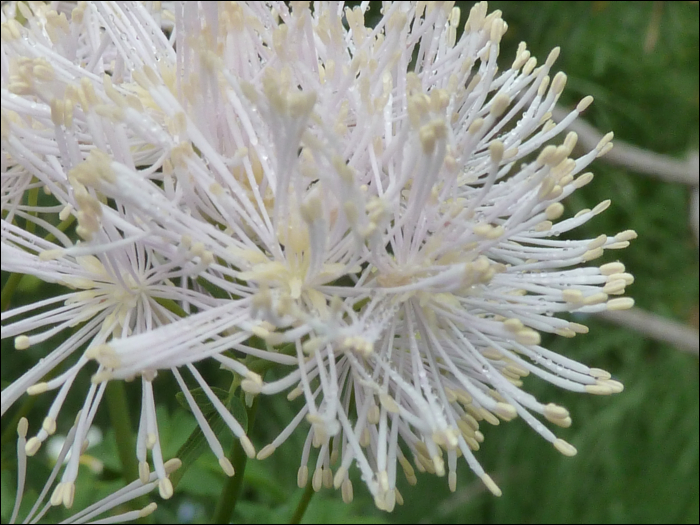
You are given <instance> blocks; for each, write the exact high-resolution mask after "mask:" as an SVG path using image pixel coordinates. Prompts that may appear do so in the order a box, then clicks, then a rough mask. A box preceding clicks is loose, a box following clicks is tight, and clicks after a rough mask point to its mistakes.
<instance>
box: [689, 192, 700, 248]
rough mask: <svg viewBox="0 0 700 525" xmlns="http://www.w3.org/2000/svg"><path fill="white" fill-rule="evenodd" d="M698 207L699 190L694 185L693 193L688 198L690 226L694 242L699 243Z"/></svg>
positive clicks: (699, 199)
mask: <svg viewBox="0 0 700 525" xmlns="http://www.w3.org/2000/svg"><path fill="white" fill-rule="evenodd" d="M699 208H700V191H699V190H698V188H697V187H696V188H695V190H693V195H692V197H691V198H690V228H691V229H692V230H693V233H694V234H695V243H696V244H700V217H698V211H699Z"/></svg>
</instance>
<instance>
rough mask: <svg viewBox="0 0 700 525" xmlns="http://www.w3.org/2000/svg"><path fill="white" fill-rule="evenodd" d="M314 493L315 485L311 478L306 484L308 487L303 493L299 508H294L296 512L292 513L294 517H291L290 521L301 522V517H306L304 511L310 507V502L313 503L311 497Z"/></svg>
mask: <svg viewBox="0 0 700 525" xmlns="http://www.w3.org/2000/svg"><path fill="white" fill-rule="evenodd" d="M314 494H315V491H314V488H313V485H312V483H311V480H309V482H308V483H307V484H306V488H305V489H304V494H302V495H301V500H300V501H299V504H298V505H297V508H296V509H294V514H292V517H291V518H290V519H289V523H301V519H302V518H303V517H304V513H305V512H306V509H307V508H308V507H309V503H311V498H312V497H313V495H314Z"/></svg>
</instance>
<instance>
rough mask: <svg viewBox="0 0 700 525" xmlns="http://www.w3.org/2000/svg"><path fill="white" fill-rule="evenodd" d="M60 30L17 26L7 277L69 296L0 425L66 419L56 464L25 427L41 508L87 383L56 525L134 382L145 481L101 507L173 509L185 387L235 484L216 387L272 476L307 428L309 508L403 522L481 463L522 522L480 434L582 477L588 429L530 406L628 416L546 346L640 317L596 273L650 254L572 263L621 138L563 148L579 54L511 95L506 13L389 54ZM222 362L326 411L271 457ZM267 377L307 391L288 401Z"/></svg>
mask: <svg viewBox="0 0 700 525" xmlns="http://www.w3.org/2000/svg"><path fill="white" fill-rule="evenodd" d="M59 4H60V7H61V8H62V9H64V11H62V12H56V11H53V10H51V5H50V4H43V3H21V2H17V3H15V2H11V3H8V5H7V6H5V7H4V8H3V14H2V44H3V46H2V55H3V56H2V59H3V60H2V181H3V183H2V232H1V233H2V269H3V271H8V272H12V273H24V274H29V275H33V276H36V277H38V278H40V279H41V280H43V281H46V282H51V283H57V284H60V285H62V286H63V287H64V288H65V290H66V291H65V293H63V294H61V295H57V296H55V297H51V298H48V299H46V300H44V301H42V302H40V303H35V304H29V305H26V306H22V307H17V308H14V309H10V310H8V311H6V312H3V314H2V321H3V327H2V337H3V338H14V344H15V348H16V349H17V350H21V351H29V352H31V351H33V349H35V348H41V349H42V351H44V352H46V348H51V350H50V351H48V352H47V353H46V355H45V356H43V355H42V356H41V357H42V359H40V360H39V361H38V363H37V365H36V366H35V367H33V368H32V369H30V370H28V371H27V372H26V373H25V374H23V375H22V376H21V377H19V378H17V379H16V380H15V381H14V382H13V383H12V384H11V385H10V386H8V387H7V388H5V390H3V392H2V413H3V414H5V412H6V411H7V410H8V409H9V408H10V407H11V406H13V404H14V403H15V402H16V401H17V400H18V399H19V398H20V397H21V396H23V395H24V394H29V395H38V394H43V393H45V392H49V391H53V392H55V398H54V402H53V404H52V405H51V408H50V410H49V412H48V413H47V415H46V417H45V419H44V421H43V423H42V425H41V428H40V429H39V430H38V431H37V432H36V434H35V435H34V436H33V437H31V438H29V439H26V435H27V432H28V422H27V421H26V420H22V422H21V423H20V428H19V434H20V445H21V446H20V462H19V463H20V486H21V485H22V483H23V476H24V474H23V469H24V468H25V467H24V465H25V464H26V456H32V455H34V454H36V453H37V452H38V451H39V449H40V447H41V445H42V443H44V442H45V441H46V440H47V438H49V436H51V435H52V434H54V433H55V432H57V430H58V426H57V425H58V424H59V423H58V422H59V421H64V420H65V419H66V418H65V417H64V418H63V419H59V414H60V412H61V410H62V408H63V405H64V400H65V399H66V396H67V394H68V392H69V390H76V389H79V388H81V386H80V383H81V381H80V379H77V380H76V378H77V377H78V374H79V373H80V372H81V371H82V370H84V369H87V370H90V373H91V374H92V382H91V384H89V385H87V386H86V387H85V390H86V392H87V393H86V396H85V401H84V405H83V408H82V410H81V411H80V413H79V414H78V416H77V418H76V419H75V423H74V425H73V426H72V427H71V428H70V429H68V428H62V429H60V430H61V432H63V433H66V434H67V436H68V437H67V439H66V441H65V445H64V449H63V451H62V454H63V456H62V457H61V459H60V461H58V463H57V465H56V469H55V470H54V473H53V474H52V477H51V479H50V480H49V482H48V483H47V490H48V487H49V486H52V485H53V483H54V481H55V478H56V476H57V474H58V473H59V472H60V470H61V469H63V471H62V474H61V477H60V480H59V481H58V482H57V484H56V486H55V487H54V488H53V492H52V495H51V496H50V498H49V502H50V505H61V504H62V505H65V506H66V507H70V506H71V505H72V502H73V496H74V491H75V479H76V476H77V473H78V462H79V458H80V455H81V452H82V451H83V449H84V446H85V436H86V435H87V431H88V429H89V428H90V426H91V424H92V421H93V419H94V416H95V413H96V410H97V408H98V407H99V405H100V402H101V399H102V397H103V394H104V392H105V387H106V385H107V384H108V382H109V381H118V380H127V381H131V380H134V379H138V381H139V382H140V384H141V391H142V404H141V416H140V422H139V429H138V436H137V446H136V450H135V454H136V456H137V458H138V462H139V480H137V481H136V482H134V484H132V485H133V486H131V485H130V486H129V487H126V488H125V489H123V491H120V492H119V493H116V494H115V495H113V496H112V497H111V499H108V500H106V502H102V503H101V504H100V505H101V506H100V505H98V507H99V509H102V510H108V509H109V508H112V507H113V506H114V505H117V504H119V503H121V502H123V501H125V500H127V499H131V498H134V497H138V496H139V495H141V494H143V493H145V492H148V491H150V490H152V489H153V488H155V487H158V489H159V492H160V495H161V496H162V497H163V498H169V497H170V496H172V494H173V486H172V483H171V482H170V480H169V478H168V475H169V473H170V472H171V471H172V469H173V468H175V467H176V466H177V464H176V463H177V461H174V460H171V461H170V462H168V461H166V458H163V455H162V452H161V447H160V439H159V435H158V424H157V419H156V411H155V407H156V404H157V398H159V397H161V396H166V397H167V396H169V395H170V393H169V392H166V393H161V392H158V381H157V376H158V374H159V373H160V372H161V371H168V370H169V371H171V372H172V373H173V374H174V377H175V379H176V381H177V383H178V385H179V386H180V388H181V390H182V392H183V393H184V396H185V399H186V401H187V403H188V406H189V407H190V409H191V411H192V413H193V414H194V416H195V418H196V419H197V422H198V424H199V426H200V427H201V429H202V431H203V433H204V435H205V437H206V439H207V442H208V443H209V446H210V448H211V450H212V452H213V453H214V454H215V455H216V456H217V458H218V460H219V464H220V465H221V468H222V470H223V471H224V472H225V473H226V474H227V475H229V476H233V475H234V469H233V466H232V465H231V462H230V461H229V459H227V457H226V456H225V454H224V451H223V449H222V446H221V444H220V443H219V440H218V438H217V436H216V433H215V432H214V431H213V430H212V428H211V427H210V425H209V423H208V422H207V418H206V417H205V415H204V414H203V413H202V410H201V408H200V407H199V406H198V404H197V402H196V401H195V399H194V397H193V395H192V392H191V390H192V389H193V388H197V389H199V390H201V391H202V392H203V393H204V394H205V395H206V397H207V398H208V399H209V400H210V401H211V404H212V405H213V406H214V408H215V409H216V411H217V412H218V413H219V414H220V416H221V417H222V418H223V420H224V421H225V422H226V424H227V425H228V427H229V428H230V430H231V432H232V433H233V434H234V435H235V436H236V437H237V438H238V439H239V440H240V442H241V444H242V446H243V449H244V450H245V452H246V453H247V454H248V455H249V456H250V457H255V456H256V455H257V458H259V459H264V458H266V457H268V456H270V455H271V454H272V453H273V452H274V451H275V450H276V449H278V448H279V447H281V446H282V445H283V443H284V442H285V441H286V440H287V438H288V437H289V436H290V435H291V433H292V432H293V431H294V430H295V429H296V428H298V427H299V426H302V425H303V424H308V425H309V430H308V437H307V439H306V442H305V446H304V448H303V451H302V453H301V466H300V468H299V472H298V482H299V485H300V486H305V485H306V484H307V483H308V481H309V478H310V480H311V483H312V486H313V488H314V489H315V490H320V489H321V487H335V488H336V489H340V490H341V493H342V497H343V500H344V501H351V500H352V499H353V490H354V489H353V485H352V482H351V477H350V472H351V466H352V465H356V466H357V467H358V468H359V470H360V472H361V476H362V479H363V481H364V483H365V484H366V485H367V487H368V488H369V490H370V491H371V493H372V495H373V496H374V499H375V502H376V504H377V506H378V507H379V508H381V509H384V510H388V511H391V510H392V509H393V508H394V506H395V504H397V503H399V504H400V503H401V502H402V498H401V494H400V493H399V490H398V488H397V482H398V480H397V472H398V471H399V470H402V471H403V473H404V475H405V477H406V479H407V480H408V482H409V483H412V484H413V483H415V482H416V475H415V471H414V468H416V469H418V470H420V471H427V472H430V473H434V474H436V475H437V476H445V475H447V477H448V484H449V487H450V489H451V490H455V489H456V484H457V478H456V466H457V460H458V458H460V457H464V459H465V460H466V461H467V463H468V464H469V466H470V467H471V469H472V470H473V471H474V472H475V473H476V475H477V476H479V477H480V478H481V479H482V480H483V482H484V483H485V485H486V486H487V487H488V488H489V490H490V491H491V492H493V493H494V494H496V495H500V490H499V488H498V487H497V486H496V484H495V483H494V482H493V480H492V479H491V478H490V477H489V476H488V474H486V473H485V472H484V470H483V468H482V467H481V465H480V464H479V463H478V461H477V460H476V457H475V456H474V452H475V451H477V450H478V449H479V448H480V446H481V443H483V441H484V434H483V433H482V432H481V430H480V426H481V425H482V424H484V422H485V423H488V424H491V425H498V424H500V422H502V421H504V422H506V421H510V420H512V419H514V418H516V417H521V418H522V419H524V420H525V421H526V422H527V423H528V424H529V425H530V426H531V427H532V428H533V429H534V430H535V431H536V432H537V433H538V434H540V435H541V436H542V437H543V438H544V439H546V440H547V441H549V442H551V443H552V445H553V446H554V447H555V448H556V449H557V450H558V451H559V452H561V453H562V454H564V455H568V456H571V455H574V454H575V453H576V449H575V448H574V447H573V446H572V445H570V444H569V443H567V442H566V441H564V440H562V439H560V438H557V437H556V435H555V434H554V433H553V432H552V431H551V430H550V428H549V427H548V426H546V424H545V423H544V422H548V423H551V424H552V425H555V426H559V427H568V426H570V425H571V417H570V415H569V413H568V411H567V410H566V409H565V408H563V407H561V406H558V405H556V404H553V403H542V402H540V401H538V400H537V399H536V398H535V397H534V396H532V395H531V394H529V393H527V392H526V391H525V390H524V389H523V388H522V387H523V381H522V378H523V377H525V376H528V375H530V374H532V375H535V376H538V377H540V378H542V379H544V380H546V381H549V382H551V383H553V384H555V385H557V386H560V387H562V388H565V389H568V390H571V391H575V392H588V393H591V394H600V395H607V394H613V393H617V392H620V391H621V390H622V385H621V384H620V383H619V382H617V381H615V380H613V379H612V378H611V375H610V374H608V373H607V372H605V371H603V370H600V369H596V368H589V367H588V366H586V365H583V364H580V363H578V362H576V361H574V360H572V359H571V358H568V357H564V356H562V355H559V354H556V353H554V352H551V351H549V350H547V349H546V348H544V347H543V346H541V336H540V334H541V333H551V334H557V335H559V336H562V337H574V336H575V335H576V334H582V333H586V332H587V331H588V328H587V327H586V326H584V325H582V324H579V323H577V322H574V321H571V320H570V318H569V317H566V318H561V317H558V314H570V313H572V312H582V313H591V312H598V311H602V310H606V309H608V310H618V309H625V308H629V307H631V306H632V304H633V301H632V299H629V298H625V297H622V295H623V293H624V291H625V287H626V286H627V285H629V284H631V283H632V282H633V278H632V276H631V275H630V274H629V273H626V271H625V268H624V266H623V265H622V264H621V263H619V262H612V263H606V264H603V265H601V266H591V265H586V266H581V265H582V264H583V263H589V262H590V261H593V260H595V259H598V258H599V257H601V256H602V255H603V253H604V252H605V251H606V250H616V249H621V248H624V247H626V246H627V245H628V244H629V241H630V240H632V239H633V238H634V237H635V236H636V235H635V233H634V232H632V231H625V232H622V233H619V234H617V235H612V236H608V235H600V236H599V237H597V238H595V239H585V240H573V239H569V238H568V235H566V234H568V232H570V231H571V230H573V229H575V228H576V227H578V226H580V225H581V224H583V223H585V222H586V221H588V220H589V219H591V218H592V217H594V216H596V215H598V214H599V213H602V212H603V211H604V210H605V209H606V208H607V207H608V206H609V205H610V201H604V202H602V203H600V204H598V205H597V206H595V207H594V208H593V209H590V210H581V211H579V212H578V213H576V214H575V215H572V216H566V218H565V209H564V205H563V203H562V202H563V201H564V199H566V197H568V196H569V195H570V194H571V193H573V192H574V191H575V190H576V189H578V188H581V187H582V186H584V185H586V184H588V183H589V182H590V181H591V180H592V178H593V176H592V174H591V173H589V172H586V171H585V169H586V168H587V166H588V165H589V164H590V163H591V162H592V161H593V160H594V159H595V158H596V157H599V156H601V155H604V154H605V153H606V152H607V151H609V150H610V148H611V147H612V143H611V139H612V134H609V135H607V136H606V137H605V138H604V139H603V140H601V142H600V143H599V144H598V145H597V147H596V148H595V149H594V150H593V151H590V152H583V153H581V154H579V155H578V156H577V154H576V153H575V152H576V143H577V136H576V134H575V133H568V134H567V135H565V137H564V139H563V142H561V144H556V143H555V142H554V141H555V139H556V138H557V137H558V136H559V135H561V134H562V133H563V132H564V131H565V130H566V128H567V127H568V126H569V125H570V124H571V122H573V120H574V119H576V118H577V117H578V116H579V115H580V114H581V112H583V111H584V110H585V109H586V108H587V107H588V106H589V105H590V104H591V102H592V98H591V97H585V98H584V99H583V100H581V101H580V103H579V104H578V105H577V106H576V107H575V108H573V109H572V110H571V111H570V113H569V114H568V116H567V117H566V118H564V119H563V120H561V121H560V122H558V123H557V122H554V121H553V120H552V118H551V117H552V110H553V108H554V105H555V103H556V102H557V100H558V99H559V96H560V94H561V93H562V90H563V89H564V86H565V84H566V75H565V74H564V73H561V72H558V73H556V74H555V73H553V71H552V67H553V65H554V62H555V60H556V58H557V56H558V54H559V50H558V49H555V50H554V51H552V52H551V54H550V55H549V56H548V57H547V59H546V60H545V61H544V63H542V64H541V65H538V62H537V60H536V59H535V58H534V57H532V56H530V53H529V51H528V50H527V48H526V46H525V44H524V43H523V44H521V45H520V47H519V49H518V52H517V55H516V57H515V60H514V61H513V62H512V64H511V65H510V66H509V67H503V65H501V66H500V67H499V66H498V65H497V58H498V54H499V44H500V41H501V38H502V36H503V34H504V32H505V31H506V29H507V25H506V24H505V22H504V21H503V20H502V19H501V13H500V12H499V11H495V12H492V13H490V14H487V7H486V4H485V3H480V4H477V5H476V6H474V7H473V8H472V10H471V13H470V15H469V17H468V19H467V21H466V24H465V25H464V26H463V30H462V29H461V28H460V10H459V8H457V7H454V5H453V4H454V2H382V7H381V16H380V17H379V19H378V21H377V22H376V23H375V24H374V25H367V23H366V21H365V16H366V14H367V11H368V9H369V7H370V5H369V4H370V2H362V3H361V5H360V6H358V7H355V8H352V9H351V8H346V7H343V5H342V4H343V3H342V2H340V3H338V2H328V3H326V2H314V3H313V4H310V3H309V2H290V4H291V5H287V4H286V3H282V2H230V3H201V5H199V3H197V2H182V3H175V4H174V5H173V6H171V7H168V8H167V9H166V8H163V7H161V6H160V5H159V4H160V3H159V2H149V3H146V4H147V5H144V4H142V3H135V2H78V3H77V5H72V6H70V8H69V7H68V5H69V4H67V3H59ZM458 35H459V38H458ZM562 234H565V236H566V237H567V239H566V240H564V239H560V238H559V236H560V235H562ZM205 359H213V360H215V361H218V362H219V363H220V364H221V365H222V366H223V367H225V368H228V369H230V370H232V371H233V372H234V373H235V374H236V377H237V378H238V380H240V386H241V389H242V390H243V392H245V394H246V398H247V399H248V400H250V399H251V398H252V396H255V395H274V394H279V393H281V392H287V399H289V400H293V399H295V398H298V397H302V396H303V399H304V400H305V403H304V405H303V408H302V409H301V410H300V412H299V413H298V414H297V416H296V417H295V418H294V419H293V420H292V421H291V422H289V424H288V426H287V427H286V428H285V430H284V431H283V432H282V433H281V434H280V435H279V436H278V437H277V438H276V439H275V440H274V441H273V442H272V443H270V444H268V445H266V446H264V447H263V448H262V449H261V450H260V451H259V452H257V454H256V450H255V448H254V446H253V444H252V443H251V441H250V440H249V438H248V437H247V436H246V433H245V431H244V429H243V427H242V426H241V424H240V423H239V422H238V421H237V420H236V419H235V418H234V417H233V415H231V413H230V412H229V411H228V409H227V408H226V406H225V404H224V403H223V402H222V400H220V399H219V398H218V397H217V395H216V394H215V393H214V391H213V390H212V389H211V388H210V387H209V385H208V383H207V379H206V378H205V377H203V376H202V374H201V373H200V371H199V370H198V369H197V366H196V365H197V363H199V362H200V361H202V360H205ZM255 360H263V361H268V362H270V363H274V364H275V365H276V366H277V367H278V368H279V369H280V370H284V371H286V374H281V375H280V377H281V379H277V380H275V381H269V382H265V381H264V378H263V377H261V376H260V375H259V374H257V373H256V372H255V371H254V370H251V368H252V367H251V362H253V361H255ZM185 372H186V374H185ZM188 384H189V386H188ZM543 420H544V421H543ZM261 424H264V421H263V422H262V423H261ZM312 449H315V450H316V452H315V453H314V454H312ZM69 452H70V455H69V459H68V460H67V462H66V464H65V468H64V467H63V466H62V464H63V462H64V458H65V457H66V456H67V455H68V453H69ZM312 455H313V456H314V458H315V459H314V460H313V461H315V466H312V467H311V469H310V468H309V463H310V462H312ZM149 456H150V461H149ZM399 467H400V468H399ZM42 498H43V496H42ZM19 499H21V488H20V493H19V497H18V501H19ZM110 505H111V506H110ZM96 508H97V507H96ZM92 510H94V509H89V510H88V512H92ZM152 510H153V507H151V506H149V507H147V508H146V509H144V510H143V511H141V512H140V513H136V514H133V515H129V516H128V517H126V516H125V517H124V519H134V518H135V517H139V516H141V515H142V514H144V513H146V512H151V511H152ZM33 513H34V511H32V514H33ZM91 516H92V514H81V515H80V519H90V518H91ZM13 520H14V517H13Z"/></svg>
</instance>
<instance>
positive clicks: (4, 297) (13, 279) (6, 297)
mask: <svg viewBox="0 0 700 525" xmlns="http://www.w3.org/2000/svg"><path fill="white" fill-rule="evenodd" d="M22 277H24V275H23V274H21V273H13V274H12V275H10V276H9V277H8V278H7V282H6V283H5V286H3V287H2V294H1V295H0V310H2V311H3V312H4V311H5V310H7V308H8V307H9V306H10V301H11V300H12V296H13V295H14V293H15V290H16V289H17V286H18V285H19V282H20V281H21V280H22Z"/></svg>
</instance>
